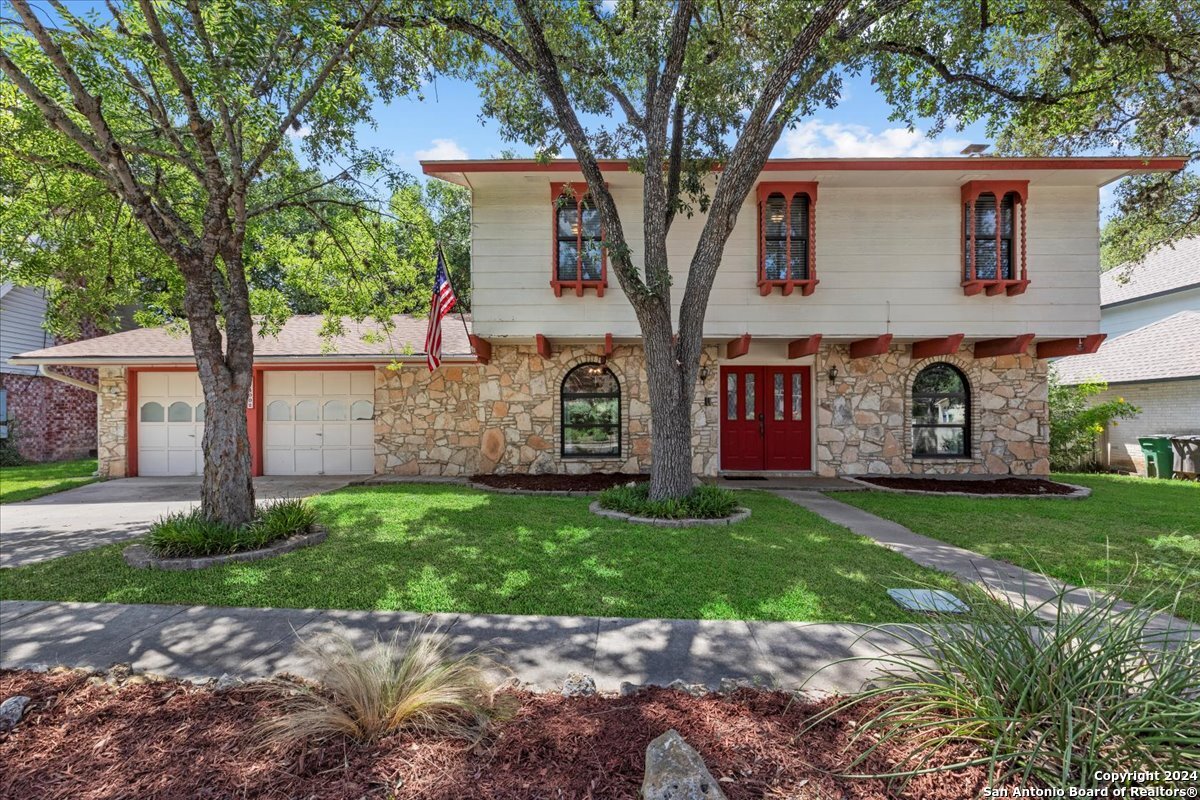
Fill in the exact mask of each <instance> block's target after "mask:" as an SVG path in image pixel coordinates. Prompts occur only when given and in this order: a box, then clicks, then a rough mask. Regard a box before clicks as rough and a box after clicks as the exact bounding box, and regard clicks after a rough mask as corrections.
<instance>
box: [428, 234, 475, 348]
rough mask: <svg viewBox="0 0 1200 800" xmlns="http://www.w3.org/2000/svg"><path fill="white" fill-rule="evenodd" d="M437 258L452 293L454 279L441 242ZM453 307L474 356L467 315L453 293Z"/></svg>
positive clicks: (455, 293) (456, 295)
mask: <svg viewBox="0 0 1200 800" xmlns="http://www.w3.org/2000/svg"><path fill="white" fill-rule="evenodd" d="M436 244H437V252H438V256H440V257H441V259H442V263H443V264H445V265H446V282H447V283H449V284H450V291H452V292H454V278H453V277H452V276H451V275H450V263H449V262H448V261H446V251H445V250H443V249H442V240H441V239H438V240H437V242H436ZM454 305H455V307H456V308H458V318H459V319H461V320H462V324H463V330H464V331H466V332H467V343H468V344H470V345H471V353H472V354H475V342H474V340H472V339H471V326H469V325H468V324H467V315H466V314H464V313H463V310H462V303H461V302H460V301H459V299H458V292H454Z"/></svg>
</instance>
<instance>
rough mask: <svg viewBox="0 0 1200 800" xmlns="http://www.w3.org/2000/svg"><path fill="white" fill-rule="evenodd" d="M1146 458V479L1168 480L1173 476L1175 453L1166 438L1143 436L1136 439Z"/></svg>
mask: <svg viewBox="0 0 1200 800" xmlns="http://www.w3.org/2000/svg"><path fill="white" fill-rule="evenodd" d="M1138 443H1139V444H1140V445H1141V446H1142V454H1143V455H1145V456H1146V477H1147V478H1166V479H1168V480H1169V479H1170V478H1171V476H1172V475H1173V474H1174V470H1175V467H1174V460H1175V452H1174V448H1173V447H1172V446H1171V440H1170V439H1169V438H1167V437H1166V436H1143V437H1141V438H1139V439H1138Z"/></svg>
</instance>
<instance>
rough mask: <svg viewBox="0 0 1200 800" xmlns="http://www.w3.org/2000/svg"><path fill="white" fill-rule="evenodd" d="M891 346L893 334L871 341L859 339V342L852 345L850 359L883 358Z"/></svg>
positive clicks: (886, 334) (874, 338)
mask: <svg viewBox="0 0 1200 800" xmlns="http://www.w3.org/2000/svg"><path fill="white" fill-rule="evenodd" d="M891 344H892V334H890V333H885V334H883V335H882V336H875V337H872V338H870V339H859V340H858V341H857V342H851V343H850V357H851V358H866V357H868V356H881V355H883V354H884V353H886V352H887V351H888V348H889V347H890V346H891Z"/></svg>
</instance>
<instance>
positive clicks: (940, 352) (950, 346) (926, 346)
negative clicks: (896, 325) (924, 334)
mask: <svg viewBox="0 0 1200 800" xmlns="http://www.w3.org/2000/svg"><path fill="white" fill-rule="evenodd" d="M963 336H964V334H961V333H954V334H951V335H950V336H943V337H941V338H940V339H925V340H924V341H920V342H913V346H912V357H913V360H914V361H919V360H921V359H922V358H932V357H933V356H948V355H952V354H954V353H957V352H958V347H959V345H961V344H962V340H963Z"/></svg>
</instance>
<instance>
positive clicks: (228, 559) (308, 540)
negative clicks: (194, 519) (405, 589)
mask: <svg viewBox="0 0 1200 800" xmlns="http://www.w3.org/2000/svg"><path fill="white" fill-rule="evenodd" d="M328 535H329V531H328V530H326V529H325V526H323V525H313V526H312V527H310V528H309V529H308V533H298V534H296V535H294V536H289V537H288V538H286V539H280V540H279V541H277V542H275V543H274V544H272V545H271V546H269V547H264V548H262V549H260V550H242V551H240V552H237V553H221V554H220V555H215V556H202V557H199V558H158V557H157V556H155V555H154V554H153V553H152V552H150V548H148V547H146V546H145V545H144V544H131V545H129V547H126V548H125V549H124V550H122V551H121V556H122V557H123V558H124V559H125V563H126V564H128V565H129V566H131V567H133V568H134V569H164V570H168V571H171V572H184V571H186V570H192V569H205V568H207V567H215V566H217V565H218V564H242V563H246V562H248V561H258V560H260V559H263V558H271V557H272V556H281V555H283V554H284V553H290V552H292V551H293V550H299V549H300V548H302V547H309V546H311V545H314V544H319V543H321V542H323V541H325V537H326V536H328Z"/></svg>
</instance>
